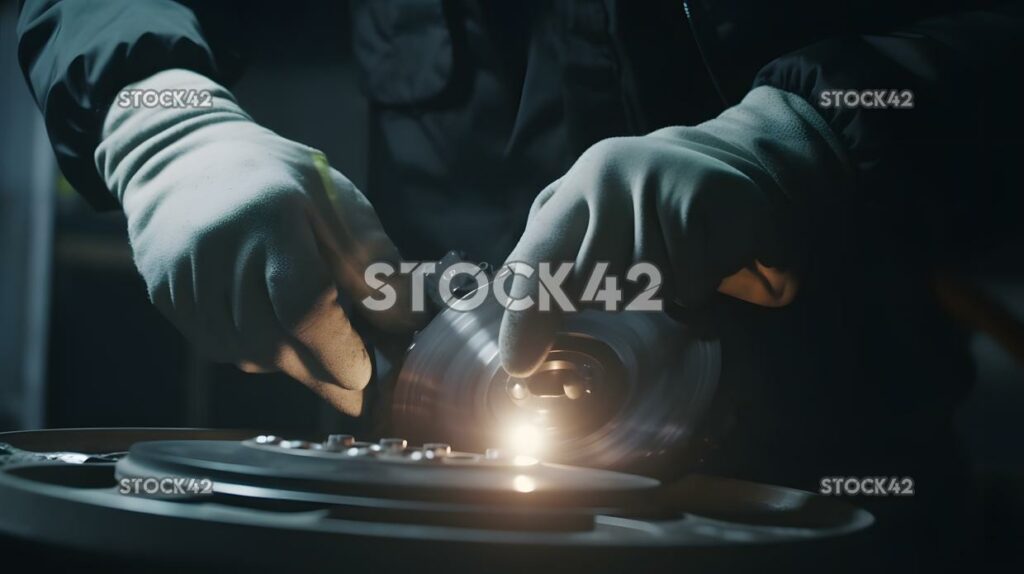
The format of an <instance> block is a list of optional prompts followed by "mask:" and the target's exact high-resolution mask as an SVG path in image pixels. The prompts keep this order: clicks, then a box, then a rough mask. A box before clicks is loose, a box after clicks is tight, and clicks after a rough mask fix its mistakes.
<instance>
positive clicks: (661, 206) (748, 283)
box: [499, 87, 849, 376]
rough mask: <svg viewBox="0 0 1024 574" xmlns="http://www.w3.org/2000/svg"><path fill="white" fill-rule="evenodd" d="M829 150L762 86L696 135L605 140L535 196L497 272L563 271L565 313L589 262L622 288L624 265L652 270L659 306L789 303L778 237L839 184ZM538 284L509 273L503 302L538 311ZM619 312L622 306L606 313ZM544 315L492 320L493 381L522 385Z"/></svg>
mask: <svg viewBox="0 0 1024 574" xmlns="http://www.w3.org/2000/svg"><path fill="white" fill-rule="evenodd" d="M844 162H845V159H844V155H843V152H842V148H841V147H840V145H839V143H838V141H836V139H835V137H834V136H833V134H832V133H831V131H830V130H829V128H828V126H827V125H826V124H825V122H824V120H823V119H822V118H821V117H820V116H819V115H818V114H817V113H816V112H815V111H814V109H812V108H811V106H810V105H809V104H808V103H807V102H805V101H804V100H802V99H801V98H799V97H798V96H795V95H793V94H790V93H788V92H783V91H780V90H777V89H774V88H770V87H761V88H757V89H755V90H753V91H751V92H750V93H749V94H748V95H747V96H746V98H744V100H743V101H742V102H741V103H740V104H739V105H737V106H735V107H733V108H730V109H728V110H726V111H725V112H723V113H722V114H721V115H720V116H719V117H717V118H715V119H714V120H711V121H708V122H705V123H703V124H700V125H698V126H696V127H672V128H665V129H661V130H658V131H656V132H654V133H651V134H649V135H647V136H644V137H628V138H613V139H609V140H605V141H602V142H599V143H597V144H596V145H594V146H593V147H592V148H590V149H589V150H587V151H586V152H585V153H584V154H583V155H582V156H580V158H579V160H578V161H577V162H576V163H575V165H573V166H572V168H570V169H569V171H568V172H567V173H566V174H565V175H564V176H563V177H562V178H561V179H559V180H558V181H556V182H554V183H553V184H551V185H550V186H548V187H547V188H546V189H544V190H543V191H542V192H541V193H540V195H539V196H538V197H537V199H536V201H535V202H534V205H533V207H532V209H531V212H530V218H529V221H528V223H527V226H526V230H525V232H524V233H523V236H522V237H521V238H520V241H519V243H518V245H517V246H516V248H515V249H514V250H513V252H512V254H511V255H510V256H509V257H508V260H507V261H508V263H510V264H511V263H526V264H529V265H531V266H532V267H533V268H534V269H537V266H538V265H539V264H540V263H541V262H550V263H553V264H556V265H557V264H558V263H561V262H564V261H569V262H574V266H573V271H572V273H571V274H570V275H569V277H568V279H567V281H566V284H565V285H564V292H565V293H566V295H567V296H568V298H569V299H570V300H571V301H573V304H574V305H576V306H577V307H579V305H577V303H576V302H577V301H578V300H579V297H578V296H579V295H580V293H581V291H582V289H583V288H584V286H585V284H586V283H585V281H586V280H587V279H588V278H589V277H590V274H591V272H592V270H593V269H594V267H595V264H596V263H598V262H608V264H609V266H608V270H607V273H608V274H609V275H615V276H617V277H618V278H619V283H620V286H621V285H622V284H623V283H624V281H625V278H626V271H627V269H628V268H629V267H630V266H631V265H632V264H633V263H636V262H650V263H653V264H654V265H655V266H657V267H658V268H659V269H660V271H661V273H662V278H663V281H664V283H663V284H662V285H661V292H660V293H659V296H660V297H661V298H662V299H663V300H665V301H675V302H677V303H679V304H682V305H684V306H694V305H699V304H700V303H701V302H703V301H705V300H706V299H707V298H708V297H709V295H711V294H713V293H714V292H715V291H716V290H717V291H720V292H723V293H725V294H728V295H732V296H735V297H738V298H740V299H745V300H747V301H750V302H752V303H756V304H760V305H766V306H782V305H786V304H788V303H789V302H790V301H791V300H792V299H793V296H794V295H795V294H796V287H797V281H796V276H795V275H794V274H793V273H791V272H789V271H785V270H784V269H786V268H787V265H789V264H790V263H791V255H792V254H791V253H790V251H791V250H792V248H791V247H790V246H789V244H790V243H792V241H791V240H790V238H789V235H790V231H791V229H790V228H791V227H792V223H791V220H792V219H794V218H795V216H794V213H795V212H796V211H798V210H797V209H796V206H798V205H800V204H801V203H804V202H805V201H806V200H807V199H808V198H809V197H812V196H813V195H814V194H823V193H831V192H835V191H838V190H837V189H836V188H838V187H840V186H845V185H848V183H847V182H848V180H849V176H848V175H847V170H846V167H845V163H844ZM540 289H541V286H540V284H539V281H538V273H533V275H532V276H531V277H524V276H522V275H519V274H517V275H515V276H514V277H513V278H512V280H511V285H510V286H509V289H508V291H509V294H510V296H511V297H512V299H513V300H519V299H523V298H525V297H531V298H532V300H533V301H534V302H537V301H538V294H539V292H540ZM619 308H620V309H621V308H622V306H621V305H620V307H619ZM560 321H561V314H560V313H559V312H558V308H557V306H556V307H554V308H553V310H552V311H548V312H544V311H541V310H539V306H538V305H537V304H534V305H533V306H532V307H531V308H529V309H526V310H511V309H509V308H506V310H505V312H504V316H503V317H502V321H501V330H500V336H499V347H500V350H501V357H502V363H503V365H504V367H505V369H506V370H507V371H508V372H509V373H510V374H513V375H517V376H526V375H528V374H530V373H532V372H533V371H534V370H535V369H536V368H537V366H539V365H540V363H541V362H542V361H543V359H544V357H545V355H546V354H547V351H548V350H549V349H550V347H551V344H552V341H553V339H554V336H555V333H556V332H557V330H558V328H559V324H560Z"/></svg>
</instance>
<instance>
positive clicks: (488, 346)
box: [392, 300, 720, 471]
mask: <svg viewBox="0 0 1024 574" xmlns="http://www.w3.org/2000/svg"><path fill="white" fill-rule="evenodd" d="M501 312H502V307H501V306H500V305H499V304H498V303H497V302H495V301H493V300H488V301H486V302H485V303H484V304H482V305H481V306H480V307H478V308H476V309H475V310H473V311H465V312H463V311H457V310H454V309H447V310H445V311H444V312H442V313H441V314H440V315H438V316H437V317H436V318H435V319H434V320H433V321H432V322H431V323H430V324H429V325H428V326H427V327H426V328H425V329H424V330H422V331H421V332H420V333H418V334H417V336H416V338H415V340H414V343H413V346H412V347H411V349H410V351H409V353H408V355H407V357H406V360H405V362H404V364H403V366H402V370H401V372H400V373H399V375H398V379H397V381H396V383H395V387H394V392H393V397H392V407H393V415H392V419H393V425H394V427H395V429H396V432H397V433H398V434H400V435H402V436H409V437H410V438H412V439H415V440H440V441H444V442H448V443H450V444H452V446H453V447H455V448H458V449H460V450H469V451H483V450H484V449H487V448H497V449H502V450H503V451H511V454H513V455H519V456H536V457H538V458H541V459H543V460H548V461H555V462H563V463H568V464H575V465H584V466H590V467H601V468H615V469H629V470H631V471H636V470H638V469H647V468H651V467H656V466H657V465H658V464H664V463H665V461H668V460H671V461H674V462H679V461H682V462H683V463H685V462H686V456H687V447H688V446H690V445H691V443H692V442H693V440H692V439H693V438H694V435H695V431H696V429H697V427H698V425H699V424H700V422H701V419H702V417H703V415H704V414H705V412H706V411H707V410H708V407H709V403H710V401H711V398H712V396H713V394H714V392H715V389H716V386H717V382H718V376H719V370H720V347H719V343H718V342H717V341H714V340H705V339H700V338H698V337H697V336H695V335H694V334H693V333H691V332H690V331H688V330H687V328H686V327H685V326H684V325H682V324H680V323H679V322H677V321H675V320H673V319H672V318H670V317H669V316H668V315H666V314H664V313H653V312H618V313H610V312H602V311H592V310H587V311H582V312H578V313H571V314H567V315H566V320H565V326H564V331H563V332H562V333H561V334H560V335H559V336H558V338H557V339H556V342H555V345H554V347H553V349H552V352H551V353H550V354H549V355H548V358H547V360H546V362H545V363H544V364H543V365H542V366H541V367H540V369H539V370H538V372H537V373H535V374H534V375H532V376H531V377H529V378H527V379H517V378H514V377H510V376H509V375H508V374H507V373H505V371H504V370H503V369H502V367H501V359H500V356H499V352H498V328H499V325H500V321H501Z"/></svg>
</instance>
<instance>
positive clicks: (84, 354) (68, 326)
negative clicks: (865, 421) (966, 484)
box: [0, 0, 1024, 514]
mask: <svg viewBox="0 0 1024 574" xmlns="http://www.w3.org/2000/svg"><path fill="white" fill-rule="evenodd" d="M16 18H17V3H16V2H14V1H12V0H0V430H10V429H25V428H44V427H79V426H82V427H84V426H215V427H247V428H268V429H274V430H281V431H319V432H324V431H328V430H335V429H339V428H342V427H344V426H345V422H346V421H345V419H344V417H343V416H341V415H339V414H337V413H334V412H333V411H332V410H331V409H330V408H328V407H326V406H325V405H323V404H321V403H320V401H319V400H318V399H316V398H315V397H314V396H313V395H312V394H311V393H310V392H308V391H307V390H306V389H305V388H304V387H302V386H301V385H299V384H297V383H294V382H292V381H289V380H287V379H286V378H284V377H282V376H278V375H259V376H254V375H244V374H242V373H240V372H238V371H237V370H235V369H234V367H232V366H229V365H215V364H211V363H209V362H207V361H204V360H203V359H202V358H201V357H199V356H198V355H197V354H196V353H195V352H194V350H193V349H192V348H191V347H190V346H189V345H187V344H186V343H185V342H184V341H183V340H182V339H181V337H180V336H179V335H178V334H177V333H176V332H175V331H174V330H173V329H172V327H171V326H170V324H169V323H167V322H166V321H164V320H163V319H162V317H161V316H160V315H159V313H158V312H157V311H156V310H155V309H154V308H152V307H151V306H150V304H149V302H148V301H147V298H146V291H145V287H144V285H143V283H142V281H141V279H140V278H139V276H138V274H137V273H136V271H135V268H134V267H133V264H132V261H131V254H130V251H129V248H128V245H127V240H126V238H125V223H124V219H123V217H122V216H121V215H120V214H119V213H104V214H99V213H96V212H94V211H92V210H91V209H90V208H89V207H88V206H86V205H85V203H84V202H83V201H82V200H81V199H79V198H78V197H77V196H76V194H75V193H74V191H73V190H72V189H70V188H69V186H68V185H67V183H66V182H65V181H64V180H63V178H62V177H61V176H60V174H59V172H58V170H57V168H56V164H55V163H54V161H53V157H52V153H51V151H50V148H49V143H48V141H47V139H46V135H45V132H44V130H43V126H42V120H41V118H40V116H39V113H38V111H37V110H36V108H35V105H34V103H33V102H32V100H31V97H30V95H29V93H28V89H27V88H26V85H25V82H24V79H23V78H22V74H21V71H20V69H19V68H18V65H17V61H16V37H15V22H16ZM308 18H337V19H339V25H340V26H341V25H344V24H343V22H340V21H341V20H343V19H344V18H345V15H344V13H342V11H340V10H338V9H335V8H331V7H330V6H329V4H328V3H323V4H322V5H319V9H318V10H317V11H316V13H315V14H313V13H302V12H299V13H297V14H293V15H292V16H291V17H290V18H289V19H288V20H287V21H286V22H283V23H279V24H280V25H282V26H286V27H289V28H291V31H290V32H288V33H280V31H279V30H278V32H277V33H275V34H269V33H268V34H264V35H263V36H264V37H265V38H267V42H266V43H264V44H263V45H262V46H260V50H259V52H258V53H257V54H256V56H255V58H254V63H253V65H252V66H251V67H250V69H249V71H248V73H247V74H246V75H245V76H244V78H243V79H242V81H241V82H240V83H239V84H238V85H237V86H235V87H234V90H233V91H234V93H235V94H236V95H237V96H238V98H239V100H240V101H241V103H242V106H243V107H244V108H245V109H247V110H248V111H249V112H250V113H251V114H252V115H253V116H254V117H255V118H256V119H257V121H259V122H260V123H262V124H264V125H267V126H269V127H270V128H272V129H274V130H276V131H278V132H279V133H281V134H282V135H283V136H285V137H287V138H290V139H294V140H296V141H300V142H304V143H307V144H309V145H312V146H314V147H317V148H319V149H322V150H324V151H325V152H326V153H327V155H328V157H330V158H331V161H332V164H334V165H335V166H336V167H338V168H339V169H340V170H341V171H342V172H344V173H345V174H346V175H348V176H349V177H350V178H351V179H352V180H353V181H354V182H355V183H356V184H357V185H360V186H363V185H364V184H365V174H366V165H365V164H366V154H365V151H364V147H363V146H362V142H364V141H365V138H366V113H367V107H366V103H365V101H364V100H363V99H362V98H361V97H360V95H359V93H358V91H357V89H356V86H355V82H354V72H353V70H352V68H351V66H350V65H349V61H348V46H346V45H345V44H344V36H343V35H338V36H336V37H333V38H330V37H315V36H311V35H309V34H304V33H303V29H304V27H303V21H304V19H308ZM275 38H276V40H274V39H275ZM1022 253H1024V249H1022V246H1019V245H1005V246H1001V247H1000V249H999V250H998V251H997V252H994V253H993V254H991V255H990V256H989V258H987V259H986V260H984V261H979V262H978V265H977V271H976V273H975V275H974V276H973V277H970V278H969V279H970V281H971V282H972V283H973V284H975V285H977V286H979V287H980V288H981V289H982V290H983V291H984V292H985V293H987V294H988V295H990V296H991V297H992V298H993V299H995V300H996V301H999V302H1001V304H1003V305H1005V306H1006V308H1007V309H1008V310H1009V311H1010V312H1011V313H1013V314H1015V315H1016V316H1017V317H1018V318H1021V317H1024V257H1022V255H1021V254H1022ZM990 269H1000V270H1001V271H1000V272H999V273H994V272H991V271H989V270H990ZM1007 269H1011V270H1013V271H1012V272H1007V271H1006V270H1007ZM972 349H973V353H974V356H975V358H976V361H977V370H978V380H977V383H976V385H975V388H974V390H973V392H972V395H971V396H970V398H969V399H968V400H967V401H966V402H965V403H964V404H963V405H962V408H961V409H960V412H959V413H958V415H957V426H958V430H959V433H960V436H961V437H962V439H963V441H964V443H965V444H966V445H967V448H968V451H969V453H970V455H971V457H972V459H973V460H974V464H975V465H976V469H977V475H978V476H979V477H980V478H981V479H982V480H981V484H982V485H983V487H985V488H991V489H995V490H998V489H1009V490H1014V489H1016V490H1017V491H1020V490H1022V489H1021V484H1022V481H1021V480H1020V477H1021V476H1024V448H1022V447H1021V445H1024V422H1022V419H1024V368H1022V366H1021V365H1020V364H1017V363H1015V362H1014V359H1013V358H1012V357H1011V356H1010V355H1009V354H1008V353H1007V352H1006V351H1005V350H1004V349H1002V348H1001V347H1000V346H999V345H997V344H996V343H995V342H994V341H993V340H992V339H991V338H990V337H988V336H987V335H984V334H976V335H975V336H974V338H973V342H972ZM990 500H997V501H998V500H1005V498H1001V497H997V498H993V499H990ZM992 512H995V513H996V514H998V513H999V512H1000V509H999V508H995V509H992Z"/></svg>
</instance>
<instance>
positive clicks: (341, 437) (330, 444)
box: [324, 434, 356, 451]
mask: <svg viewBox="0 0 1024 574" xmlns="http://www.w3.org/2000/svg"><path fill="white" fill-rule="evenodd" d="M355 443H356V437H354V436H352V435H350V434H332V435H328V436H327V440H326V441H325V442H324V448H325V449H327V450H332V451H340V450H342V449H345V448H348V447H350V446H352V445H354V444H355Z"/></svg>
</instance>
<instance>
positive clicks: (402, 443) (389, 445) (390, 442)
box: [380, 438, 409, 452]
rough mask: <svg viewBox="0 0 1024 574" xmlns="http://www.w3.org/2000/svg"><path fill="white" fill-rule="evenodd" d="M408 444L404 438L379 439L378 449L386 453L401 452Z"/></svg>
mask: <svg viewBox="0 0 1024 574" xmlns="http://www.w3.org/2000/svg"><path fill="white" fill-rule="evenodd" d="M408 444H409V443H408V442H407V441H406V440H405V439H404V438H382V439H380V449H381V450H383V451H387V452H402V451H403V450H405V447H406V445H408Z"/></svg>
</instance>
